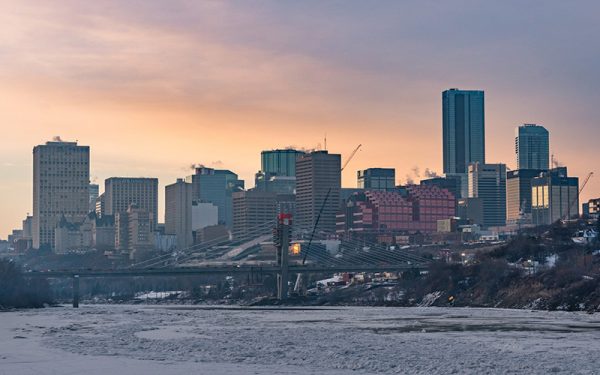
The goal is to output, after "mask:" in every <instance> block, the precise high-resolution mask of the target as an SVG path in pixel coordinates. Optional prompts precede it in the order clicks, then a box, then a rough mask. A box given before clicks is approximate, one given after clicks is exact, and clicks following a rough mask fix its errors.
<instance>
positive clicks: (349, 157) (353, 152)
mask: <svg viewBox="0 0 600 375" xmlns="http://www.w3.org/2000/svg"><path fill="white" fill-rule="evenodd" d="M361 147H362V144H360V145H358V146H356V148H355V149H354V151H352V153H351V154H350V156H348V159H346V161H345V162H344V165H343V166H342V169H341V170H342V171H343V170H344V168H346V166H348V163H350V160H352V158H353V157H354V155H356V153H357V152H358V150H360V148H361Z"/></svg>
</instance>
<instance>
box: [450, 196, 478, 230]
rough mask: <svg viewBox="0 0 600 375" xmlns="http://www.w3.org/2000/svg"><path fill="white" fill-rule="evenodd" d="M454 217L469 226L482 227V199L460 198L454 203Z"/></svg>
mask: <svg viewBox="0 0 600 375" xmlns="http://www.w3.org/2000/svg"><path fill="white" fill-rule="evenodd" d="M456 216H458V217H460V218H461V219H464V220H468V221H469V222H470V223H471V224H477V225H479V226H482V225H483V199H481V198H460V199H458V200H457V202H456Z"/></svg>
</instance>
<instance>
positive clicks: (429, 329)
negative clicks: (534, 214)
mask: <svg viewBox="0 0 600 375" xmlns="http://www.w3.org/2000/svg"><path fill="white" fill-rule="evenodd" d="M192 373H193V374H216V375H219V374H234V375H235V374H348V373H354V374H381V373H392V374H393V373H409V374H415V373H416V374H436V373H439V374H448V373H460V374H486V373H489V374H494V373H528V374H538V373H539V374H547V373H564V374H599V373H600V316H599V315H587V314H583V313H566V312H531V311H519V310H499V309H462V308H453V309H441V308H373V307H348V308H326V309H279V308H274V309H241V308H220V307H214V308H210V307H182V306H170V307H165V306H156V307H153V306H103V305H94V306H83V307H82V308H80V309H72V308H69V307H60V308H49V309H43V310H31V311H17V312H4V313H0V374H10V375H13V374H36V375H37V374H86V375H94V374H103V375H104V374H109V375H115V374H145V375H146V374H192Z"/></svg>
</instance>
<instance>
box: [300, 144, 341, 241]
mask: <svg viewBox="0 0 600 375" xmlns="http://www.w3.org/2000/svg"><path fill="white" fill-rule="evenodd" d="M341 160H342V159H341V155H339V154H330V153H328V152H327V151H315V152H311V153H307V154H305V155H301V156H300V158H298V160H297V161H296V220H295V222H294V226H296V228H299V229H300V230H306V231H310V230H312V228H313V227H314V226H315V224H316V221H317V217H318V216H319V212H320V211H321V208H323V210H322V213H321V216H320V219H319V222H318V226H317V230H322V231H326V232H333V231H334V230H335V220H336V213H337V211H338V209H339V204H340V188H341Z"/></svg>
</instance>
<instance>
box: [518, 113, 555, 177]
mask: <svg viewBox="0 0 600 375" xmlns="http://www.w3.org/2000/svg"><path fill="white" fill-rule="evenodd" d="M515 154H516V155H517V169H538V170H540V169H542V170H548V168H549V160H550V141H549V134H548V130H546V128H544V127H543V126H539V125H535V124H524V125H522V126H519V127H518V128H517V129H516V130H515Z"/></svg>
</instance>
